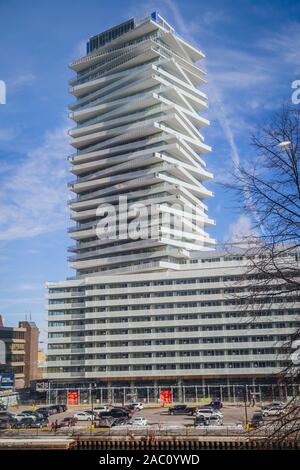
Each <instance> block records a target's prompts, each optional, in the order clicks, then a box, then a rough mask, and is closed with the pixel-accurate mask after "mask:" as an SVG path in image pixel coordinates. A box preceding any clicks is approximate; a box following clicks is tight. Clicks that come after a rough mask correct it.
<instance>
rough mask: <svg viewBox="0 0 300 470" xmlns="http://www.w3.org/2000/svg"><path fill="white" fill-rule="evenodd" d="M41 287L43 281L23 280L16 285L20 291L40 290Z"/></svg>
mask: <svg viewBox="0 0 300 470" xmlns="http://www.w3.org/2000/svg"><path fill="white" fill-rule="evenodd" d="M42 288H43V283H42V282H41V283H38V282H24V283H21V284H19V285H18V286H17V290H21V291H31V290H40V289H42Z"/></svg>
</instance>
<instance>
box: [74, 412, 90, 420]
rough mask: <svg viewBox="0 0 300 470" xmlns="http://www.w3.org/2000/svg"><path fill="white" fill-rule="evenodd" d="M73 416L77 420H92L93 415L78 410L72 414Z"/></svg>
mask: <svg viewBox="0 0 300 470" xmlns="http://www.w3.org/2000/svg"><path fill="white" fill-rule="evenodd" d="M74 418H75V419H77V420H78V421H92V419H93V415H92V414H90V413H87V412H86V411H80V412H79V413H75V414H74Z"/></svg>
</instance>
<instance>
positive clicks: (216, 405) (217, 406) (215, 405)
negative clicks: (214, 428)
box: [209, 398, 223, 410]
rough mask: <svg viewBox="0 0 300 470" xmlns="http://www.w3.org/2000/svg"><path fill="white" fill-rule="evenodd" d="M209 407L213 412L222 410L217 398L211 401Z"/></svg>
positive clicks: (221, 404)
mask: <svg viewBox="0 0 300 470" xmlns="http://www.w3.org/2000/svg"><path fill="white" fill-rule="evenodd" d="M209 406H211V407H212V408H213V409H214V410H220V409H221V408H223V403H222V402H221V400H219V398H217V399H216V400H213V401H211V402H210V404H209Z"/></svg>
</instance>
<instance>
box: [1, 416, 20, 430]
mask: <svg viewBox="0 0 300 470" xmlns="http://www.w3.org/2000/svg"><path fill="white" fill-rule="evenodd" d="M15 422H16V420H15V418H14V417H13V415H12V414H11V413H7V414H6V413H5V414H2V413H0V429H9V428H11V427H13V425H14V424H15Z"/></svg>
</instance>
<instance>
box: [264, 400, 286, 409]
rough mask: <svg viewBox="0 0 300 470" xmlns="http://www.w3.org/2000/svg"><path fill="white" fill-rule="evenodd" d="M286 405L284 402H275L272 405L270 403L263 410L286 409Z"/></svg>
mask: <svg viewBox="0 0 300 470" xmlns="http://www.w3.org/2000/svg"><path fill="white" fill-rule="evenodd" d="M285 406H286V405H285V403H283V402H282V401H273V402H272V403H269V404H268V405H266V406H264V407H263V409H264V410H267V409H270V408H274V407H275V408H285Z"/></svg>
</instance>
